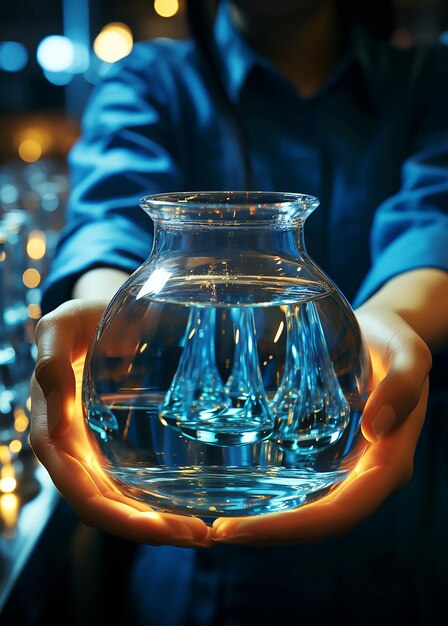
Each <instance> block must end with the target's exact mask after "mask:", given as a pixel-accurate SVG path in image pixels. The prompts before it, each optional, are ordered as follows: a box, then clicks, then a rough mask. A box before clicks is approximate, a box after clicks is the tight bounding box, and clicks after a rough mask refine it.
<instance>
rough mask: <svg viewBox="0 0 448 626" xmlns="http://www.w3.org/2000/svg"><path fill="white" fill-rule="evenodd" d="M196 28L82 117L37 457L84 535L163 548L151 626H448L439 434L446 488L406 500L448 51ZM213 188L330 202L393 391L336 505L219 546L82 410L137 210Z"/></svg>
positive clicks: (197, 14) (438, 295)
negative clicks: (132, 489) (142, 490)
mask: <svg viewBox="0 0 448 626" xmlns="http://www.w3.org/2000/svg"><path fill="white" fill-rule="evenodd" d="M188 10H189V16H190V25H191V30H192V38H191V39H189V40H187V41H182V42H174V41H167V40H162V41H153V42H148V43H141V44H138V45H136V46H135V48H134V50H133V53H132V54H131V55H130V56H129V57H127V58H126V59H123V60H122V61H121V62H119V63H117V64H115V65H114V66H113V68H112V69H111V70H110V72H109V73H108V74H107V76H106V77H105V79H104V80H103V81H102V83H101V84H100V85H98V86H97V88H96V89H95V90H94V92H93V94H92V97H91V99H90V102H89V104H88V107H87V109H86V112H85V116H84V124H83V135H82V138H81V139H80V141H79V142H78V144H77V145H76V146H75V147H74V149H73V150H72V153H71V156H70V165H71V170H72V178H73V186H72V192H71V197H70V203H69V210H68V223H67V226H66V228H65V230H64V232H63V234H62V237H61V240H60V243H59V248H58V252H57V255H56V258H55V261H54V264H53V269H52V273H51V274H50V277H49V279H48V281H47V284H46V290H45V294H44V298H43V303H42V306H43V310H44V311H45V312H47V315H45V317H44V318H43V319H42V320H41V322H40V323H39V325H38V328H37V344H38V360H37V364H36V370H35V376H34V377H33V381H32V398H33V419H32V431H31V442H32V446H33V449H34V450H35V452H36V455H37V456H38V457H39V459H40V460H41V461H42V463H43V464H44V465H45V467H46V468H47V469H48V471H49V473H50V475H51V476H52V478H53V480H54V482H55V484H56V486H57V487H58V489H59V490H60V491H61V493H62V495H63V496H64V497H65V498H66V500H67V501H68V502H69V504H70V505H71V506H72V507H73V508H74V510H75V512H76V513H77V514H78V515H79V516H80V518H81V520H83V521H84V522H85V523H87V524H89V525H92V526H95V527H97V528H100V529H102V530H105V531H107V532H109V533H112V534H115V535H118V536H120V537H123V538H125V539H128V540H131V541H133V542H138V543H140V544H149V545H146V546H141V548H139V549H138V554H137V558H136V562H135V565H134V568H133V572H132V575H131V585H130V586H131V595H132V598H133V606H134V609H135V620H136V621H137V622H138V623H150V624H170V625H171V624H180V625H181V624H182V625H184V624H185V625H186V624H200V625H202V624H204V625H209V624H225V625H230V624H232V625H234V624H250V623H258V624H264V623H266V624H267V623H273V622H274V623H279V622H281V621H282V620H286V619H288V618H289V616H291V615H293V616H296V617H297V619H298V620H299V619H300V620H302V621H306V620H311V619H314V620H317V621H319V620H320V621H323V620H324V619H325V620H326V619H332V620H333V621H334V622H335V623H339V622H338V620H340V621H341V622H342V620H343V621H344V623H345V624H352V623H353V624H354V623H355V622H356V623H358V622H359V620H360V611H361V610H363V611H364V608H365V607H366V606H367V607H368V610H367V612H365V613H363V616H362V621H363V623H365V624H374V623H377V622H378V620H379V619H381V620H382V621H383V622H384V623H390V624H392V623H394V624H411V623H422V624H429V623H433V622H431V621H430V620H431V619H432V616H433V615H434V614H435V613H434V612H435V611H436V608H437V610H439V611H440V610H445V611H446V608H444V607H443V602H442V600H441V596H440V593H439V591H440V589H442V588H443V585H444V583H445V582H447V581H446V571H445V573H444V569H443V558H444V556H443V555H447V552H448V546H447V545H446V540H445V543H443V540H442V542H441V543H440V542H439V543H437V540H436V537H440V531H439V530H437V529H439V524H440V522H439V520H440V516H441V514H442V512H441V508H440V507H442V506H443V498H441V496H440V495H438V494H439V491H438V490H439V489H440V488H441V486H440V485H443V480H444V479H443V478H442V476H443V472H441V470H442V469H443V467H445V468H446V462H445V461H444V460H443V458H438V457H437V458H433V457H432V456H431V453H430V452H428V450H433V449H434V445H433V444H431V443H430V442H431V441H432V442H433V441H434V437H436V439H438V440H439V441H441V440H443V437H444V436H446V435H447V430H446V425H443V424H441V425H439V426H438V430H437V428H436V431H434V427H433V423H434V422H433V420H430V422H429V426H428V425H426V426H425V431H424V433H423V435H422V437H421V439H420V441H421V442H423V458H424V460H425V462H426V461H427V460H428V459H427V458H426V457H428V458H429V459H430V462H431V463H433V464H434V465H435V467H436V468H437V471H436V472H435V474H436V476H433V477H432V478H431V479H430V481H429V482H428V476H427V475H426V474H427V466H426V465H425V466H424V468H422V469H421V471H419V473H418V475H417V480H415V479H414V481H412V483H411V485H410V486H409V487H406V488H404V489H402V490H400V491H398V492H397V493H394V494H393V492H395V490H397V489H398V488H399V487H402V486H403V485H405V484H406V483H407V482H408V481H409V480H410V478H411V476H412V471H413V463H414V455H415V450H416V447H417V443H418V441H419V437H420V433H421V430H422V426H423V422H424V418H425V414H426V412H427V399H428V375H429V371H430V368H431V362H432V358H433V357H434V356H435V358H436V359H437V353H438V352H439V351H440V350H443V349H444V348H445V346H446V342H447V338H448V315H447V313H448V275H447V271H446V270H447V268H448V256H447V254H448V253H447V250H448V246H447V245H446V243H447V233H448V217H447V206H448V50H447V49H444V48H443V47H442V46H434V47H427V48H420V47H416V48H413V49H410V50H406V51H403V50H397V49H395V48H393V47H392V46H391V45H390V44H389V43H388V42H387V37H388V36H389V35H390V32H391V30H392V28H393V19H392V10H391V3H390V2H386V1H385V0H384V1H383V2H376V3H373V2H364V3H363V4H362V7H360V6H358V3H355V2H351V1H349V0H276V1H275V2H273V1H272V0H260V1H256V0H233V1H222V2H218V3H217V11H216V15H215V14H213V12H212V11H211V10H210V4H209V3H205V2H199V1H197V0H196V1H194V0H193V1H192V2H189V3H188ZM212 22H213V24H212ZM200 189H214V190H227V189H235V190H238V189H254V190H276V191H300V192H302V193H308V194H311V195H315V196H317V197H319V198H320V200H321V204H322V208H321V209H320V210H319V211H317V212H316V213H315V214H314V215H313V216H311V217H310V218H309V220H308V222H307V248H308V250H309V252H310V255H311V257H312V258H314V259H315V260H316V261H317V262H318V263H319V265H320V267H322V268H323V269H324V270H325V271H326V272H327V273H328V274H329V275H330V276H331V277H332V279H333V280H334V281H335V282H336V284H337V285H338V286H339V287H340V288H341V290H342V292H343V293H344V294H345V295H346V296H347V298H348V299H349V300H350V301H351V303H352V304H353V306H354V308H355V311H356V314H357V318H358V321H359V323H360V326H361V328H362V331H363V333H364V336H365V339H366V342H367V345H368V347H369V349H370V352H371V355H372V361H373V366H374V370H375V378H376V386H375V388H374V391H373V392H372V394H371V397H370V398H369V402H368V404H367V406H366V409H365V411H364V414H363V420H362V429H363V433H364V436H365V437H366V438H367V440H368V441H369V442H370V446H369V449H368V451H367V453H366V455H365V456H364V457H363V460H362V464H361V465H360V466H359V467H358V468H357V470H356V472H355V473H354V474H353V476H352V477H351V478H350V479H349V480H347V481H346V482H345V483H344V484H343V485H342V486H341V487H340V488H339V489H338V490H337V491H336V492H335V493H334V494H330V495H329V496H328V497H326V498H324V499H323V500H321V501H319V502H316V503H314V504H310V505H308V506H306V507H302V508H299V509H295V510H293V511H288V512H285V513H279V514H275V515H269V516H260V517H253V518H226V519H221V520H216V522H215V523H214V524H213V527H208V526H206V525H205V523H204V522H203V521H201V520H200V519H198V518H189V517H179V516H176V515H172V514H167V513H154V512H152V511H149V510H148V508H147V507H146V506H145V505H143V504H141V503H138V502H136V501H133V500H130V499H128V498H127V497H125V496H122V495H121V494H118V493H117V492H116V491H115V490H113V489H111V487H110V485H109V484H107V482H104V480H103V478H102V477H101V476H99V475H98V474H97V472H96V471H95V467H94V466H93V465H92V463H91V456H92V455H91V452H90V450H89V444H88V440H87V438H86V436H85V432H84V426H83V421H82V416H81V415H80V414H79V413H78V412H76V411H74V398H75V382H76V378H77V377H78V378H79V374H80V372H81V368H82V361H83V358H84V356H85V353H86V350H87V346H88V343H89V341H90V339H91V337H92V335H93V333H94V332H95V328H96V325H97V323H98V321H99V319H100V317H101V314H102V312H103V310H104V307H105V305H106V304H107V302H108V300H109V299H110V298H111V296H112V295H113V294H114V293H115V291H116V290H117V289H118V287H119V286H120V285H121V283H122V282H123V281H124V280H125V278H126V277H127V276H128V275H129V273H131V272H132V271H133V270H134V269H136V268H137V267H138V266H139V265H140V264H141V263H142V262H143V260H144V259H145V258H146V257H147V254H148V238H149V237H150V235H151V223H150V221H149V220H148V218H147V217H145V215H144V214H143V212H142V211H141V210H140V209H139V208H138V201H139V198H140V197H141V196H143V195H146V194H148V193H158V192H163V193H167V192H170V191H176V192H179V191H191V190H200ZM59 305H60V306H59ZM445 410H446V406H445ZM427 422H428V421H427ZM425 432H426V434H425ZM434 432H436V435H434ZM421 446H422V443H421V444H420V447H421ZM428 446H429V447H428ZM431 446H432V447H431ZM444 463H445V465H444ZM422 476H423V478H422ZM437 480H440V481H442V483H438V482H437ZM409 489H410V490H409ZM391 494H393V495H391ZM386 500H387V501H386ZM385 501H386V502H385ZM413 502H414V503H415V502H416V503H417V505H416V506H415V505H413V504H412V503H413ZM440 502H442V504H440ZM445 504H446V503H445ZM416 509H417V510H416ZM425 510H426V511H429V510H432V511H434V516H435V517H434V519H433V520H431V524H432V528H433V529H436V530H435V531H434V532H435V535H434V536H433V538H432V539H430V538H429V537H428V535H427V534H425V532H424V526H421V524H422V520H423V519H426V517H425V516H422V514H421V512H422V511H425ZM418 511H420V515H419V514H418ZM423 537H424V542H423V543H424V546H425V547H424V548H422V547H421V545H420V542H422V541H423ZM425 542H426V543H425ZM433 542H434V543H433ZM161 544H166V545H165V546H164V547H159V546H161ZM224 544H225V545H224ZM254 546H260V549H257V550H254V548H253V547H254ZM416 546H417V547H416ZM185 548H186V549H185ZM422 554H425V555H428V554H431V559H432V560H431V566H432V568H433V571H432V573H431V577H429V576H427V575H426V574H425V567H424V565H425V564H426V563H427V561H426V560H425V559H427V558H429V557H428V556H425V557H423V556H422ZM167 593H169V600H168V602H165V603H162V602H161V601H160V598H161V597H162V595H163V594H167ZM420 616H421V617H420ZM419 620H420V621H419ZM425 620H426V621H425Z"/></svg>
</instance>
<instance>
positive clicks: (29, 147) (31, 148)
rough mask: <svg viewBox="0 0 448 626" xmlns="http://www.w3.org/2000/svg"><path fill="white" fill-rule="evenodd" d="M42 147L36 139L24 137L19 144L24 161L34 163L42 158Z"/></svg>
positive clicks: (20, 154)
mask: <svg viewBox="0 0 448 626" xmlns="http://www.w3.org/2000/svg"><path fill="white" fill-rule="evenodd" d="M41 155H42V147H41V145H40V143H39V142H38V141H36V139H24V140H23V141H22V142H21V143H20V145H19V156H20V158H21V159H22V161H26V162H27V163H34V162H35V161H37V160H38V159H40V157H41Z"/></svg>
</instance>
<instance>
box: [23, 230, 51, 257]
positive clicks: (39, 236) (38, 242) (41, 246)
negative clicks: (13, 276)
mask: <svg viewBox="0 0 448 626" xmlns="http://www.w3.org/2000/svg"><path fill="white" fill-rule="evenodd" d="M26 251H27V253H28V256H29V257H30V258H31V259H34V260H36V261H38V260H39V259H42V258H43V257H44V256H45V251H46V241H45V233H43V232H42V231H41V230H33V231H31V232H30V234H29V236H28V243H27V246H26Z"/></svg>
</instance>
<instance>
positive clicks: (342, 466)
mask: <svg viewBox="0 0 448 626" xmlns="http://www.w3.org/2000/svg"><path fill="white" fill-rule="evenodd" d="M318 204H319V203H318V200H317V199H316V198H314V197H311V196H306V195H300V194H288V193H265V192H247V193H246V192H244V193H243V192H209V193H207V192H203V193H179V194H168V195H154V196H147V197H145V198H143V199H142V201H141V206H142V207H143V208H144V209H145V210H146V211H147V212H148V213H149V215H150V217H151V218H152V220H153V222H154V241H153V247H152V252H151V255H150V256H149V258H148V260H147V261H146V262H145V263H144V264H143V265H142V266H141V267H140V268H139V269H138V270H137V271H136V272H135V273H134V274H133V275H132V276H131V277H130V278H129V279H128V280H127V281H126V282H125V283H124V285H123V286H122V287H121V288H120V290H119V291H118V292H117V294H116V295H115V297H114V298H113V300H112V301H111V303H110V304H109V306H108V308H107V309H106V311H105V313H104V316H103V318H102V320H101V322H100V325H99V327H98V332H97V334H96V336H95V339H94V341H93V342H92V344H91V347H90V350H89V353H88V355H87V359H86V365H85V371H84V382H83V403H84V411H85V417H86V421H87V424H88V427H89V428H88V430H89V431H90V433H91V434H92V437H93V442H94V445H95V447H96V449H97V452H98V457H99V459H100V461H101V464H102V467H103V468H104V471H105V472H106V473H107V474H108V475H109V476H110V477H111V478H112V479H113V480H114V481H115V482H116V483H117V484H118V485H119V487H120V488H121V490H122V491H123V492H125V493H126V494H128V495H131V496H133V497H136V498H138V499H140V500H143V501H144V502H146V503H148V504H149V505H150V506H151V507H153V508H155V509H158V510H164V511H171V512H176V513H181V514H192V515H199V516H201V517H203V518H215V517H218V516H223V515H227V516H238V515H255V514H262V513H267V512H273V511H281V510H286V509H289V508H293V507H298V506H300V505H302V504H304V503H306V502H309V501H311V500H314V499H317V498H319V497H321V496H323V495H325V494H326V493H328V491H329V490H330V489H331V488H332V487H334V486H335V485H337V484H338V483H339V482H341V481H342V480H344V479H345V478H346V476H347V475H348V473H349V472H350V471H351V469H352V468H353V467H354V465H355V464H356V462H357V460H358V459H359V457H360V456H361V454H362V453H363V451H364V449H365V445H366V442H365V440H364V439H363V437H362V434H361V432H360V420H361V415H362V411H363V407H364V404H365V402H366V399H367V396H368V393H369V391H370V386H371V368H370V360H369V357H368V353H367V351H366V349H365V346H364V344H363V340H362V336H361V333H360V330H359V327H358V324H357V322H356V318H355V316H354V314H353V311H352V309H351V308H350V306H349V304H348V303H347V301H346V300H345V298H344V297H343V296H342V295H341V293H340V292H339V291H338V289H337V288H336V287H335V285H334V284H333V283H332V282H331V280H330V279H329V278H328V277H327V276H326V275H325V274H324V273H323V272H322V271H321V270H320V269H319V268H318V267H317V266H316V264H315V263H314V262H313V261H312V260H311V259H310V258H309V257H308V255H307V253H306V249H305V245H304V239H303V226H304V222H305V220H306V218H307V216H308V215H309V214H310V213H311V212H312V211H313V210H314V209H315V208H316V207H317V206H318Z"/></svg>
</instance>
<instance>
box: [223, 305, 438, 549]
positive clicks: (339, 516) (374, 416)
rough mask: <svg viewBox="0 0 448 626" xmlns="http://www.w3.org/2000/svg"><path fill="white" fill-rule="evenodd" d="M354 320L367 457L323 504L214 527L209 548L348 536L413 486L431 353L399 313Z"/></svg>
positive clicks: (363, 313) (372, 311)
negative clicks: (362, 359)
mask: <svg viewBox="0 0 448 626" xmlns="http://www.w3.org/2000/svg"><path fill="white" fill-rule="evenodd" d="M357 317H358V320H359V323H360V325H361V329H362V331H363V334H364V338H365V340H366V343H367V346H368V349H369V351H370V354H371V358H372V366H373V371H374V390H373V391H372V393H371V395H370V397H369V399H368V402H367V404H366V406H365V409H364V413H363V417H362V423H361V427H362V432H363V434H364V436H365V438H366V439H367V440H368V441H369V442H370V445H369V446H368V448H367V450H366V452H365V453H364V455H363V456H362V458H361V459H360V461H359V462H358V464H357V465H356V467H355V469H354V470H353V471H352V472H351V474H350V475H349V476H348V478H347V479H346V480H345V481H344V482H343V483H342V484H341V485H339V486H338V487H337V488H335V489H334V490H333V491H332V492H331V493H330V494H329V495H327V496H325V497H324V498H322V499H321V500H319V501H317V502H314V503H311V504H308V505H304V506H302V507H300V508H298V509H293V510H290V511H285V512H282V513H271V514H268V515H261V516H254V517H239V518H220V519H217V520H216V521H215V522H214V524H213V531H212V539H213V540H214V541H216V542H220V543H242V544H249V545H268V546H273V545H282V544H300V543H312V542H316V541H320V540H324V539H326V538H328V537H332V536H337V535H341V534H345V533H347V532H348V531H350V530H351V529H352V528H353V527H354V526H355V525H356V524H358V523H359V522H361V521H362V520H363V519H365V518H366V517H368V516H369V515H371V514H372V513H373V512H374V511H375V510H376V509H377V508H378V507H379V506H380V505H381V504H382V502H384V500H385V499H386V498H387V497H388V496H389V495H390V494H391V493H392V492H393V491H395V489H397V488H399V487H401V486H402V485H404V484H405V483H406V482H408V481H409V480H410V478H411V476H412V471H413V460H414V453H415V449H416V446H417V442H418V439H419V435H420V431H421V428H422V426H423V422H424V418H425V413H426V404H427V399H428V373H429V370H430V368H431V353H430V351H429V349H428V347H427V346H426V344H425V343H424V342H423V340H422V339H421V338H420V337H419V335H417V333H415V332H414V330H413V329H412V328H411V327H410V326H409V325H408V324H407V323H406V322H405V321H404V320H403V319H402V318H401V317H400V316H399V315H398V314H397V313H394V312H392V311H388V310H385V309H380V308H367V309H365V310H360V311H359V312H358V315H357Z"/></svg>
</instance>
